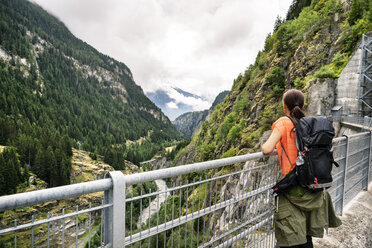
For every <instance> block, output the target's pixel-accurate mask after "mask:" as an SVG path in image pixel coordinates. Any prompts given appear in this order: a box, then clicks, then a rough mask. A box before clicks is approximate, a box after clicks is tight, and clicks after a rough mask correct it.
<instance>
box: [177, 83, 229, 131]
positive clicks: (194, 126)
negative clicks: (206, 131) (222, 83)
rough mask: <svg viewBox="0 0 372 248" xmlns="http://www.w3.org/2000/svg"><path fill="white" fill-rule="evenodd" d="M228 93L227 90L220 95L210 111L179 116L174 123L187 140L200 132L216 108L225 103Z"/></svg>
mask: <svg viewBox="0 0 372 248" xmlns="http://www.w3.org/2000/svg"><path fill="white" fill-rule="evenodd" d="M228 93H229V91H227V90H226V91H223V92H221V93H220V94H218V95H217V96H216V98H215V99H214V101H213V104H212V106H211V107H210V108H209V109H206V110H203V111H194V112H187V113H184V114H182V115H180V116H178V117H177V118H176V119H175V120H174V121H172V123H173V124H174V125H175V126H176V129H177V130H178V131H180V132H181V133H182V134H183V135H184V136H185V137H186V138H191V137H192V136H193V135H194V134H195V133H197V132H199V131H200V129H201V126H202V124H203V122H204V121H205V120H207V119H208V118H209V116H210V114H211V113H212V112H213V110H214V108H215V107H216V106H217V105H218V104H220V103H221V102H223V100H224V99H225V97H226V95H227V94H228Z"/></svg>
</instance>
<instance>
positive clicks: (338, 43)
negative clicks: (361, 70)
mask: <svg viewBox="0 0 372 248" xmlns="http://www.w3.org/2000/svg"><path fill="white" fill-rule="evenodd" d="M296 2H299V1H298V0H294V1H293V4H292V6H293V7H291V8H290V9H289V13H288V14H287V17H288V19H287V20H286V21H284V22H279V23H277V25H276V27H275V29H274V31H275V32H274V33H273V34H268V36H267V38H266V41H265V45H264V49H263V50H262V51H260V52H259V53H258V54H257V57H256V61H255V63H254V64H252V65H250V66H249V67H248V68H247V70H246V71H245V72H244V73H243V74H240V75H239V76H238V77H237V78H236V79H235V80H234V84H233V86H232V90H231V92H230V93H229V94H228V96H227V97H226V98H225V101H224V102H223V103H222V104H220V105H218V106H217V107H216V109H215V111H214V112H213V113H212V115H211V117H210V120H209V121H206V122H204V124H203V127H202V129H201V131H200V133H199V134H198V135H197V136H194V138H193V140H192V142H191V143H190V145H189V146H188V147H187V149H186V151H183V152H182V153H181V154H178V156H177V158H178V161H177V164H186V163H191V162H196V161H204V160H209V159H214V158H219V157H221V156H222V157H226V156H233V155H236V154H244V153H247V152H253V151H258V150H259V140H260V138H261V137H262V134H263V133H264V132H265V131H266V130H270V129H271V124H272V123H273V122H274V121H275V120H276V119H277V118H278V117H279V116H282V115H284V113H283V109H282V104H281V97H282V94H283V92H284V91H285V90H287V89H290V88H298V89H301V90H303V91H304V92H305V94H306V95H307V103H309V102H311V97H313V96H314V95H317V94H319V92H317V85H322V84H329V88H330V89H332V87H333V88H334V87H335V85H336V83H335V80H336V79H337V78H338V77H339V74H340V72H341V71H342V69H343V68H344V66H345V65H346V63H347V62H348V60H349V59H350V56H351V54H352V52H353V51H354V48H355V47H356V44H357V41H358V40H359V39H360V37H361V34H362V33H364V32H366V31H369V30H372V25H371V23H372V20H371V18H372V13H371V8H370V7H371V6H369V1H364V0H355V1H354V2H353V3H351V2H350V1H342V3H341V1H339V0H313V1H311V3H310V5H309V6H301V5H298V4H296ZM355 2H358V4H355ZM334 92H335V90H333V91H329V92H325V93H326V96H322V97H318V99H319V102H317V104H320V105H324V107H325V108H324V109H326V108H329V107H332V106H333V104H334V102H333V100H334V94H335V93H334ZM323 94H324V93H323ZM332 99H333V100H332ZM307 110H308V112H310V114H311V111H312V109H311V108H309V109H307ZM324 114H325V113H324Z"/></svg>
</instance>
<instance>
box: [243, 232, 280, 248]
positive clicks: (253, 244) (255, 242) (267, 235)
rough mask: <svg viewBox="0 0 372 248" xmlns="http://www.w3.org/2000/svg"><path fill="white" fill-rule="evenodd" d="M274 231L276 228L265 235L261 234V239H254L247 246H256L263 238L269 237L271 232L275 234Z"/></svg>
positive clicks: (248, 247) (249, 247)
mask: <svg viewBox="0 0 372 248" xmlns="http://www.w3.org/2000/svg"><path fill="white" fill-rule="evenodd" d="M273 232H274V229H271V230H270V231H269V232H268V233H267V234H265V235H264V236H261V238H260V239H259V240H256V241H254V242H253V243H252V244H249V246H247V247H246V248H251V247H255V245H256V244H257V243H259V242H261V241H262V240H264V239H266V238H267V237H269V236H270V235H271V234H273Z"/></svg>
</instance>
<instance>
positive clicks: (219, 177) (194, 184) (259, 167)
mask: <svg viewBox="0 0 372 248" xmlns="http://www.w3.org/2000/svg"><path fill="white" fill-rule="evenodd" d="M270 165H272V164H264V165H259V166H256V167H253V168H248V169H245V170H241V171H236V172H232V173H229V174H225V175H222V176H218V177H213V178H208V179H204V180H201V181H197V182H194V183H189V184H185V185H181V186H177V187H174V188H168V189H167V190H163V191H156V192H154V193H149V194H146V195H142V196H136V197H133V198H128V199H126V202H131V201H135V200H140V199H143V198H146V197H151V196H156V195H161V194H165V193H168V192H172V191H177V190H180V189H184V188H188V187H192V186H196V185H198V184H203V183H207V182H211V181H216V180H219V179H223V178H226V177H229V176H233V175H236V174H241V173H246V172H248V171H252V170H257V169H261V168H263V167H266V166H270Z"/></svg>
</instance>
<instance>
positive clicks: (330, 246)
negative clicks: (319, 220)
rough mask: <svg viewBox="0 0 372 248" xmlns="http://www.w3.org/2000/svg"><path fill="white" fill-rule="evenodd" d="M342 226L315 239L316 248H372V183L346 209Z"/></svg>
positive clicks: (342, 218) (342, 217)
mask: <svg viewBox="0 0 372 248" xmlns="http://www.w3.org/2000/svg"><path fill="white" fill-rule="evenodd" d="M340 218H341V220H342V225H341V226H340V227H338V228H335V229H329V233H328V235H327V234H326V235H325V237H324V238H323V239H316V238H314V247H316V248H354V247H355V248H372V183H370V184H369V187H368V191H362V192H360V193H359V194H358V195H357V196H356V197H355V198H354V199H353V200H352V201H351V202H350V203H349V204H348V205H346V207H345V209H344V214H343V216H341V217H340Z"/></svg>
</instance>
